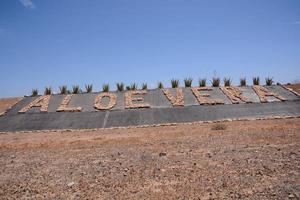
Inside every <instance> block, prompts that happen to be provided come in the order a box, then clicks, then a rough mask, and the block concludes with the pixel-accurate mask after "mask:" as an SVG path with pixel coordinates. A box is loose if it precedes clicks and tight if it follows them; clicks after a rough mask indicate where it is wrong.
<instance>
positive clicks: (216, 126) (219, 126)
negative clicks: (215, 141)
mask: <svg viewBox="0 0 300 200" xmlns="http://www.w3.org/2000/svg"><path fill="white" fill-rule="evenodd" d="M226 129H227V126H226V125H225V124H221V123H217V124H214V125H213V126H212V127H211V130H226Z"/></svg>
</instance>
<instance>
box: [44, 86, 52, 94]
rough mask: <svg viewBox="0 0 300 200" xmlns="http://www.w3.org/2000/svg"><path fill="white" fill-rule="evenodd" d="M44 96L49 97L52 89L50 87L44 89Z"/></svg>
mask: <svg viewBox="0 0 300 200" xmlns="http://www.w3.org/2000/svg"><path fill="white" fill-rule="evenodd" d="M44 94H45V95H50V94H52V88H51V87H45V92H44Z"/></svg>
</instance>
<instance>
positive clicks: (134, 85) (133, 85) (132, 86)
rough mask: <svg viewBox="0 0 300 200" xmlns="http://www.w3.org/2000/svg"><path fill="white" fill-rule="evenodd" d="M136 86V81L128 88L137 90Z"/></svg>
mask: <svg viewBox="0 0 300 200" xmlns="http://www.w3.org/2000/svg"><path fill="white" fill-rule="evenodd" d="M137 88H138V85H137V84H136V83H132V84H131V85H130V90H137Z"/></svg>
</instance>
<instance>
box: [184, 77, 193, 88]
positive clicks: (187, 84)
mask: <svg viewBox="0 0 300 200" xmlns="http://www.w3.org/2000/svg"><path fill="white" fill-rule="evenodd" d="M192 82H193V79H192V78H186V79H184V86H185V87H191V86H192Z"/></svg>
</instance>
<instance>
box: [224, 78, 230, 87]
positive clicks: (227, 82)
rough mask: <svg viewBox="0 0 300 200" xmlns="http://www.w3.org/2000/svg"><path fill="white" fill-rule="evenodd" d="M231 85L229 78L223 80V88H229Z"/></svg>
mask: <svg viewBox="0 0 300 200" xmlns="http://www.w3.org/2000/svg"><path fill="white" fill-rule="evenodd" d="M230 85H231V79H230V78H224V86H230Z"/></svg>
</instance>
